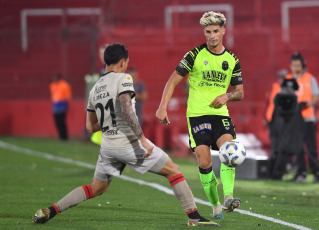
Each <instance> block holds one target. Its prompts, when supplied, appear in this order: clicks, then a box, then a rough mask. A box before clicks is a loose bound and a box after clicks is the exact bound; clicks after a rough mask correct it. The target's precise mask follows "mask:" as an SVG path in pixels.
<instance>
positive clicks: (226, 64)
mask: <svg viewBox="0 0 319 230" xmlns="http://www.w3.org/2000/svg"><path fill="white" fill-rule="evenodd" d="M222 68H223V70H224V71H226V70H228V68H229V65H228V62H227V61H223V64H222Z"/></svg>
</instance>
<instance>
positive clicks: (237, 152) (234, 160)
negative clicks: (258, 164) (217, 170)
mask: <svg viewBox="0 0 319 230" xmlns="http://www.w3.org/2000/svg"><path fill="white" fill-rule="evenodd" d="M245 158H246V149H245V147H244V146H243V145H242V143H240V142H239V141H236V140H232V141H226V142H225V143H224V144H223V145H222V146H221V147H220V149H219V159H220V161H221V162H222V163H223V164H224V165H226V166H228V167H237V166H239V165H241V164H242V163H243V162H244V160H245Z"/></svg>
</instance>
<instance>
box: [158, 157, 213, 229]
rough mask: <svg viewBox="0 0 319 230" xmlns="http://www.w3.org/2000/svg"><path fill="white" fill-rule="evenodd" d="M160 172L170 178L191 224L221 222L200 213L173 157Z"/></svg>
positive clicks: (204, 224) (203, 224)
mask: <svg viewBox="0 0 319 230" xmlns="http://www.w3.org/2000/svg"><path fill="white" fill-rule="evenodd" d="M158 174H159V175H162V176H165V177H166V178H167V179H168V180H169V182H170V184H171V186H172V189H173V192H174V194H175V196H176V198H177V199H178V200H179V201H180V202H181V204H182V206H183V208H184V211H185V213H186V214H187V215H188V218H189V220H188V225H189V226H219V224H217V223H214V222H211V221H209V220H207V219H205V218H204V217H202V216H201V215H200V214H199V213H198V211H197V207H196V204H195V201H194V197H193V193H192V191H191V189H190V188H189V186H188V184H187V182H186V180H185V178H184V176H183V174H182V173H181V171H180V169H179V167H178V165H176V164H174V163H173V161H172V160H171V159H169V160H168V162H167V163H166V165H165V166H164V167H163V168H162V169H161V171H160V172H159V173H158Z"/></svg>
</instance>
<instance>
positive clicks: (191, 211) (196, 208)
mask: <svg viewBox="0 0 319 230" xmlns="http://www.w3.org/2000/svg"><path fill="white" fill-rule="evenodd" d="M196 211H197V208H195V209H194V210H192V211H189V212H186V214H187V215H188V214H191V213H193V212H196Z"/></svg>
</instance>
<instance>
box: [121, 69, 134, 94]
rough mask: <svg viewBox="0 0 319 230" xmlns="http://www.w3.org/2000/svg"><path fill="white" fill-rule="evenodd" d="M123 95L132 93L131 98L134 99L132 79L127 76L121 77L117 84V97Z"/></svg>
mask: <svg viewBox="0 0 319 230" xmlns="http://www.w3.org/2000/svg"><path fill="white" fill-rule="evenodd" d="M123 93H132V96H131V98H133V97H135V91H134V86H133V78H132V76H131V75H129V74H125V75H123V76H121V78H120V80H119V82H118V96H120V95H121V94H123Z"/></svg>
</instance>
